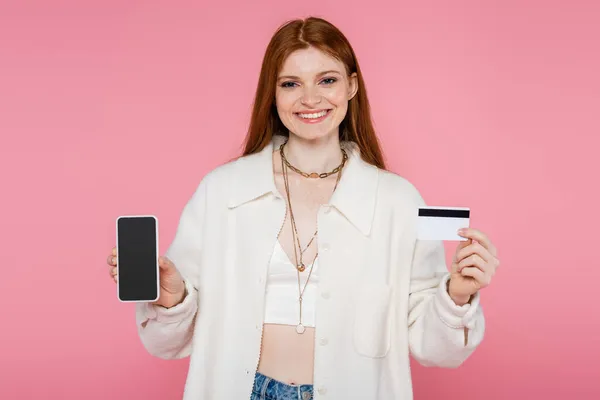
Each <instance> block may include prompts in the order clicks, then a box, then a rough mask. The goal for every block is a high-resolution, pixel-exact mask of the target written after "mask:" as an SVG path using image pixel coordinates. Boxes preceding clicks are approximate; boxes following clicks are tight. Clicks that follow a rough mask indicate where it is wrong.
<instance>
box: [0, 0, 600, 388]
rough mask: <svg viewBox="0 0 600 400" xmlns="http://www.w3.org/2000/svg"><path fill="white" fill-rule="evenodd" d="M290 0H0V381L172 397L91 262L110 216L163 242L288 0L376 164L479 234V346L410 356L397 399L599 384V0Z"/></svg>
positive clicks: (167, 368)
mask: <svg viewBox="0 0 600 400" xmlns="http://www.w3.org/2000/svg"><path fill="white" fill-rule="evenodd" d="M84 3H85V4H84ZM298 3H299V4H300V5H297V4H295V3H293V2H281V1H252V2H246V1H241V0H238V1H227V0H221V1H217V2H182V1H179V2H174V1H166V0H163V1H131V0H130V1H126V2H125V1H99V0H98V1H86V2H78V1H52V2H48V1H13V2H9V1H6V0H5V1H3V2H2V3H0V133H1V138H2V144H1V146H0V176H1V177H2V178H1V182H2V194H1V196H0V201H1V207H0V212H1V213H2V218H1V222H2V229H1V230H0V235H1V237H0V239H1V244H2V257H3V262H2V264H3V268H2V275H1V277H0V295H1V296H2V303H3V307H2V311H1V312H0V315H1V317H0V398H3V399H82V398H85V399H108V398H109V397H111V398H115V399H134V398H135V399H141V398H143V399H177V398H180V396H181V394H182V390H183V385H184V380H185V376H186V372H187V363H188V361H187V360H181V361H163V360H159V359H156V358H153V357H151V356H150V355H148V354H147V353H146V352H145V350H144V349H143V347H142V345H141V343H140V341H139V339H138V337H137V334H136V330H135V323H134V314H133V306H132V305H129V304H126V305H125V304H121V303H119V302H118V301H117V297H116V290H115V286H114V283H112V282H111V281H110V279H109V278H108V274H107V266H106V264H105V259H106V256H107V255H108V252H109V251H110V249H111V248H112V246H113V245H114V242H115V218H116V217H117V216H118V215H121V214H136V213H140V214H142V213H153V214H156V215H157V216H158V217H159V219H160V235H161V242H160V248H161V252H164V251H165V250H166V248H167V246H168V244H169V243H170V241H171V240H172V238H173V234H174V232H175V229H176V226H177V222H178V218H179V214H180V212H181V209H182V207H183V205H184V203H185V202H186V201H187V200H188V199H189V196H190V195H191V194H192V192H193V190H194V189H195V187H196V185H197V184H198V182H199V180H200V179H201V177H202V176H203V175H204V174H205V173H206V172H207V171H209V170H210V169H212V168H213V167H215V166H216V165H218V164H220V163H221V162H224V161H226V160H227V159H229V158H231V157H234V156H235V155H237V154H238V152H239V150H240V144H241V141H242V139H243V137H244V134H245V130H246V126H247V123H248V117H249V112H250V104H251V101H252V96H253V91H254V89H255V85H256V82H257V77H258V72H259V67H260V62H261V58H262V55H263V51H264V49H265V46H266V44H267V42H268V40H269V38H270V36H271V35H272V33H273V32H274V30H275V28H276V27H277V26H278V25H279V24H280V23H281V22H283V21H284V20H286V19H289V18H294V17H298V16H307V15H309V14H315V15H320V16H323V17H325V18H328V19H329V20H330V21H332V22H333V23H335V24H337V25H338V26H339V27H340V28H341V29H342V30H343V31H344V32H345V33H346V34H347V36H348V37H349V39H350V41H351V42H352V44H353V46H354V48H355V50H356V52H357V54H358V57H359V61H360V63H361V66H362V68H363V71H364V75H365V79H366V82H367V87H368V91H369V96H370V99H371V102H372V105H373V114H374V118H375V123H376V128H377V130H378V132H379V133H380V135H381V138H382V141H383V143H384V146H385V152H386V155H387V160H388V163H389V167H390V169H391V170H393V171H395V172H398V173H400V174H401V175H404V176H405V177H407V178H408V179H410V180H411V181H412V182H413V183H414V184H415V185H416V186H417V187H418V188H419V189H420V191H421V192H422V194H423V195H424V196H425V198H426V200H427V201H428V202H429V203H430V204H434V205H466V206H469V207H471V208H472V210H473V217H472V226H474V227H478V228H479V229H482V230H483V231H485V232H487V233H489V235H490V236H491V237H492V238H493V240H494V241H495V242H496V244H497V246H498V247H499V249H500V250H499V251H500V253H499V256H500V259H501V260H502V263H503V264H502V267H501V269H500V270H499V272H498V275H497V276H496V278H495V280H494V282H493V284H492V286H491V287H490V288H488V289H486V290H485V291H484V293H483V302H484V306H485V311H486V314H487V319H488V325H487V326H488V330H487V336H486V339H485V340H484V342H483V344H482V345H481V347H480V348H479V349H478V350H477V351H476V353H475V354H474V355H473V356H472V358H470V359H469V360H468V361H467V362H466V363H465V364H464V366H462V367H461V368H459V369H457V370H442V369H425V368H422V367H420V366H418V365H416V364H415V368H414V390H415V395H416V399H434V398H435V399H437V398H444V399H449V400H453V399H456V400H458V399H460V400H469V399H471V400H475V399H486V400H493V399H520V398H528V399H566V398H569V399H571V398H573V399H574V398H577V399H597V398H600V369H599V367H598V360H599V359H600V334H599V333H600V332H599V328H600V312H599V311H598V306H597V303H598V300H597V299H598V292H597V289H596V288H597V287H598V280H599V279H600V272H599V267H600V265H599V264H600V262H599V261H598V260H599V258H598V222H599V220H600V218H599V211H598V204H599V203H600V192H599V190H598V181H599V179H598V172H600V166H599V162H598V155H597V152H598V149H599V148H600V146H599V145H600V142H599V139H598V135H599V133H600V129H599V128H600V124H599V122H598V119H599V114H600V106H599V105H600V81H599V78H598V71H600V57H599V53H600V52H599V51H598V50H599V48H598V43H599V39H600V28H599V27H598V20H600V5H599V4H600V3H598V2H595V1H593V0H590V1H587V2H584V1H570V2H566V1H517V0H511V1H502V2H500V1H494V2H491V1H487V2H482V1H471V2H465V1H458V2H457V1H454V2H444V1H437V2H432V1H421V2H408V1H400V2H399V1H389V2H383V1H369V2H366V3H365V2H348V1H343V2H340V1H323V0H321V1H312V0H305V1H302V2H298ZM454 247H455V244H454V243H449V244H448V248H447V249H448V252H449V253H448V258H450V256H451V254H452V253H453V252H454Z"/></svg>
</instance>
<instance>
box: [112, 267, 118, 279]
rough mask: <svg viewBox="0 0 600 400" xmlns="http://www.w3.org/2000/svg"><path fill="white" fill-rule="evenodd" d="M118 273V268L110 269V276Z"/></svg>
mask: <svg viewBox="0 0 600 400" xmlns="http://www.w3.org/2000/svg"><path fill="white" fill-rule="evenodd" d="M116 275H117V269H116V268H112V269H111V270H110V276H112V277H115V276H116Z"/></svg>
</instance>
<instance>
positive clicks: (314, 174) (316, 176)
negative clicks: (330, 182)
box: [308, 172, 319, 179]
mask: <svg viewBox="0 0 600 400" xmlns="http://www.w3.org/2000/svg"><path fill="white" fill-rule="evenodd" d="M308 177H309V178H313V179H315V178H318V177H319V174H317V173H316V172H311V173H310V174H309V175H308Z"/></svg>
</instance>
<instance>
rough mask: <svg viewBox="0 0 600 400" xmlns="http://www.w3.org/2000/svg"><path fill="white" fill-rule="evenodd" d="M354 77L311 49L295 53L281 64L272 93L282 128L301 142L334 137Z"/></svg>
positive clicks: (338, 63) (351, 94) (354, 87)
mask: <svg viewBox="0 0 600 400" xmlns="http://www.w3.org/2000/svg"><path fill="white" fill-rule="evenodd" d="M357 87H358V85H357V82H356V74H355V73H354V74H352V76H350V77H349V76H348V75H347V73H346V68H345V67H344V64H343V63H342V62H341V61H339V60H336V59H335V58H333V57H331V56H329V55H327V54H325V53H323V52H321V51H319V50H318V49H316V48H314V47H309V48H308V49H303V50H297V51H295V52H293V53H292V54H290V55H289V57H288V58H287V59H286V60H285V62H284V63H283V66H282V68H281V71H280V72H279V76H278V80H277V89H276V92H275V97H276V106H277V113H278V114H279V118H280V119H281V121H282V122H283V124H284V125H285V127H286V128H287V129H288V130H289V131H290V132H291V133H292V134H295V135H297V136H299V137H300V138H302V139H305V140H316V139H321V138H324V137H328V136H330V135H335V136H337V135H338V132H339V126H340V123H341V122H342V121H343V120H344V117H345V116H346V112H347V111H348V101H349V100H350V99H352V97H354V95H355V94H356V90H357Z"/></svg>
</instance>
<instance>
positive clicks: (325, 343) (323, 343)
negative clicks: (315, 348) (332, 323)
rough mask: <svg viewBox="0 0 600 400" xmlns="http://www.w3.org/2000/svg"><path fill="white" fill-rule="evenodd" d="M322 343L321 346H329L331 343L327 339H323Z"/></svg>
mask: <svg viewBox="0 0 600 400" xmlns="http://www.w3.org/2000/svg"><path fill="white" fill-rule="evenodd" d="M320 343H321V346H327V343H329V341H328V340H327V338H323V339H321V341H320Z"/></svg>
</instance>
